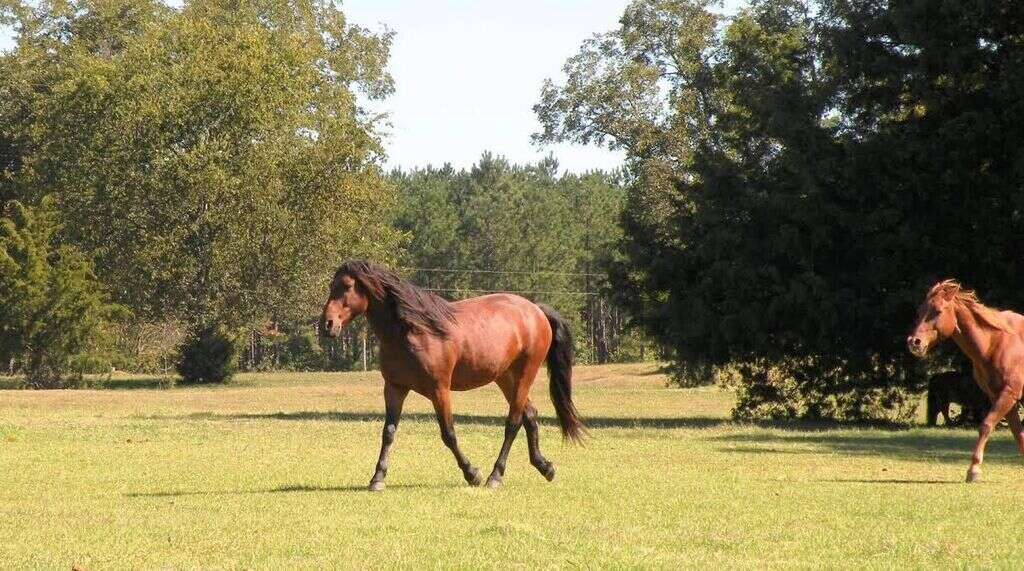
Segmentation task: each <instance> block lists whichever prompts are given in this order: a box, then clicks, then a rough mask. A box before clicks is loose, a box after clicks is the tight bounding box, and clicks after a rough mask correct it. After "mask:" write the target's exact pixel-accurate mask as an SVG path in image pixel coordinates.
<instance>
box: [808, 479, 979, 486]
mask: <svg viewBox="0 0 1024 571" xmlns="http://www.w3.org/2000/svg"><path fill="white" fill-rule="evenodd" d="M817 481H818V482H825V483H834V484H901V485H907V484H916V485H920V484H926V485H947V484H954V485H962V484H963V480H902V479H898V478H831V479H828V480H817Z"/></svg>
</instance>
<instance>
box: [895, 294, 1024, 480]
mask: <svg viewBox="0 0 1024 571" xmlns="http://www.w3.org/2000/svg"><path fill="white" fill-rule="evenodd" d="M948 338H952V339H953V342H954V343H956V345H957V347H959V348H960V350H961V351H963V353H964V354H965V355H967V357H968V358H969V359H970V360H971V364H972V365H973V373H974V380H975V382H977V383H978V386H979V387H980V388H981V390H982V391H984V392H985V394H986V395H987V396H988V398H989V400H990V401H991V402H992V407H991V409H990V410H989V412H988V414H986V415H985V419H984V420H982V421H981V426H980V427H979V428H978V441H977V442H976V443H975V445H974V454H972V455H971V467H970V468H969V469H968V470H967V481H968V482H974V481H976V480H978V479H979V478H980V477H981V463H982V461H983V460H984V457H985V445H986V444H987V443H988V438H989V436H990V435H991V434H992V430H993V429H995V427H996V426H997V425H998V424H999V421H1001V420H1002V419H1003V418H1004V417H1005V418H1006V419H1007V420H1008V421H1009V423H1010V430H1011V431H1012V432H1013V436H1014V438H1015V439H1016V440H1017V448H1018V449H1019V450H1020V453H1021V454H1024V428H1022V426H1021V421H1020V415H1019V413H1018V411H1017V403H1018V402H1019V401H1020V399H1021V394H1022V392H1024V316H1022V315H1020V314H1018V313H1014V312H1012V311H999V310H997V309H992V308H991V307H987V306H986V305H985V304H983V303H981V301H980V300H978V296H977V295H976V294H975V293H974V292H973V291H971V290H967V289H964V288H963V287H962V286H961V285H960V284H959V283H957V282H956V281H954V280H945V281H942V282H939V283H937V284H935V285H934V286H932V288H931V289H930V290H928V294H927V295H926V296H925V299H924V302H923V303H922V304H921V306H920V307H919V308H918V310H917V325H916V326H915V327H914V331H913V332H912V333H911V334H910V336H909V337H907V348H908V349H909V350H910V352H911V353H913V354H914V356H916V357H924V356H925V355H927V354H928V350H929V349H931V348H932V346H934V345H935V344H937V343H938V342H940V341H942V340H944V339H948Z"/></svg>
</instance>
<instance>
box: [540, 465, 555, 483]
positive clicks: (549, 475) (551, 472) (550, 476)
mask: <svg viewBox="0 0 1024 571" xmlns="http://www.w3.org/2000/svg"><path fill="white" fill-rule="evenodd" d="M540 474H541V476H544V479H545V480H547V481H549V482H551V481H554V479H555V465H554V464H551V463H548V465H547V468H545V469H543V470H541V471H540Z"/></svg>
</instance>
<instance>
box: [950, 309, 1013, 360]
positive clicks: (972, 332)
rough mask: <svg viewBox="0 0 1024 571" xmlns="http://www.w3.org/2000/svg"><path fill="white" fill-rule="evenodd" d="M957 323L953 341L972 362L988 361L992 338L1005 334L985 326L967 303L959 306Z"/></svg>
mask: <svg viewBox="0 0 1024 571" xmlns="http://www.w3.org/2000/svg"><path fill="white" fill-rule="evenodd" d="M956 323H957V331H956V332H954V333H953V341H954V342H955V343H956V344H957V346H958V347H960V350H961V351H963V352H964V353H965V354H966V355H967V356H968V357H970V358H971V360H972V361H974V360H984V359H986V358H987V357H988V353H989V350H990V349H991V347H992V337H993V336H995V335H1002V334H1003V333H1004V332H1003V331H1000V330H998V329H993V328H991V327H990V326H988V325H986V324H984V323H983V321H982V320H980V319H979V318H978V317H977V316H976V315H975V313H974V310H973V309H972V308H971V306H970V305H969V304H965V303H959V304H957V307H956Z"/></svg>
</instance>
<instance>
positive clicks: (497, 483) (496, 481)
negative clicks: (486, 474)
mask: <svg viewBox="0 0 1024 571" xmlns="http://www.w3.org/2000/svg"><path fill="white" fill-rule="evenodd" d="M487 487H488V488H490V489H492V490H495V489H497V488H500V487H501V478H487Z"/></svg>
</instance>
